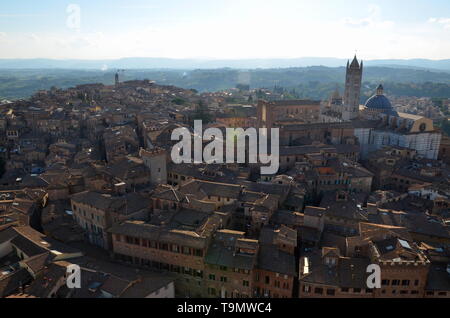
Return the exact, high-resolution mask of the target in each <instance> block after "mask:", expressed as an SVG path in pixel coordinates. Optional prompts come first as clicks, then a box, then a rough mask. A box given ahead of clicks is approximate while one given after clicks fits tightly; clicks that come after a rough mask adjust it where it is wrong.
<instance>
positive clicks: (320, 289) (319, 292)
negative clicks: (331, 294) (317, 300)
mask: <svg viewBox="0 0 450 318" xmlns="http://www.w3.org/2000/svg"><path fill="white" fill-rule="evenodd" d="M314 293H315V294H318V295H322V294H323V288H320V287H316V288H315V289H314Z"/></svg>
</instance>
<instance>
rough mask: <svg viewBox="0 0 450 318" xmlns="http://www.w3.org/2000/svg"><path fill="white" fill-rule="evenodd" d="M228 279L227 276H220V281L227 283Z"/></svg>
mask: <svg viewBox="0 0 450 318" xmlns="http://www.w3.org/2000/svg"><path fill="white" fill-rule="evenodd" d="M227 280H228V279H227V278H226V277H225V276H221V277H220V281H221V282H222V283H226V282H227Z"/></svg>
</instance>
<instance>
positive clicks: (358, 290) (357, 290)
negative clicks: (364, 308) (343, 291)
mask: <svg viewBox="0 0 450 318" xmlns="http://www.w3.org/2000/svg"><path fill="white" fill-rule="evenodd" d="M353 292H354V293H360V292H361V288H353Z"/></svg>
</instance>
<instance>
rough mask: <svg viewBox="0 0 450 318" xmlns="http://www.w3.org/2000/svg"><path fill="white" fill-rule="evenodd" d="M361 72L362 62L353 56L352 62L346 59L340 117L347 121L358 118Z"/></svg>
mask: <svg viewBox="0 0 450 318" xmlns="http://www.w3.org/2000/svg"><path fill="white" fill-rule="evenodd" d="M362 73H363V62H362V61H361V64H360V63H359V62H358V59H357V58H356V55H355V57H354V58H353V61H352V63H351V64H350V61H347V71H346V76H345V93H344V110H343V112H342V119H343V120H345V121H349V120H352V119H355V118H358V114H359V99H360V96H361V83H362Z"/></svg>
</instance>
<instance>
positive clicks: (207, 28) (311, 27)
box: [0, 0, 450, 60]
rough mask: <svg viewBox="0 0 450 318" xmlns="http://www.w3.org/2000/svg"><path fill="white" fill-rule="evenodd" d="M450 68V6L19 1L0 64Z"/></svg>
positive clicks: (6, 13) (9, 18)
mask: <svg viewBox="0 0 450 318" xmlns="http://www.w3.org/2000/svg"><path fill="white" fill-rule="evenodd" d="M355 52H357V54H358V57H360V58H363V59H365V60H368V59H409V58H427V59H450V1H449V0H377V1H375V0H372V1H370V0H369V1H367V0H358V1H349V0H264V1H262V0H127V1H120V0H95V1H93V0H72V1H63V0H39V1H36V0H14V1H1V2H0V58H52V59H118V58H124V57H167V58H209V59H243V58H252V59H253V58H299V57H337V58H349V57H352V56H353V55H354V54H355Z"/></svg>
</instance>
